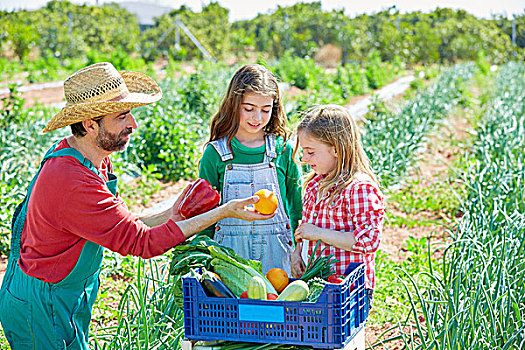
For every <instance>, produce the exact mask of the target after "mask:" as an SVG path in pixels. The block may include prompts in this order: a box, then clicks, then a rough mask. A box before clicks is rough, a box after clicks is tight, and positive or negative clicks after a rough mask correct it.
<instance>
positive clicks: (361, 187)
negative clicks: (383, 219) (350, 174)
mask: <svg viewBox="0 0 525 350" xmlns="http://www.w3.org/2000/svg"><path fill="white" fill-rule="evenodd" d="M357 192H362V193H370V194H375V195H376V196H378V197H379V198H380V199H382V198H383V194H382V193H381V190H380V189H379V186H378V185H377V183H376V182H375V181H374V179H372V177H370V176H369V175H368V174H365V173H358V174H356V175H355V177H354V179H353V180H352V182H350V183H349V184H348V185H347V186H346V187H345V188H344V189H343V193H344V195H345V196H348V197H354V196H355V195H356V193H357Z"/></svg>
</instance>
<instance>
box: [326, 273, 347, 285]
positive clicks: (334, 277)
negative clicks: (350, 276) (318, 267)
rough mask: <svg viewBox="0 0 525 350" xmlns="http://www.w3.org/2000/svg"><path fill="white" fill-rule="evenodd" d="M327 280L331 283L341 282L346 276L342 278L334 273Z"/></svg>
mask: <svg viewBox="0 0 525 350" xmlns="http://www.w3.org/2000/svg"><path fill="white" fill-rule="evenodd" d="M326 280H327V281H328V282H330V283H335V284H339V283H341V282H343V281H344V278H341V277H340V276H338V275H336V274H333V275H330V276H328V278H327V279H326Z"/></svg>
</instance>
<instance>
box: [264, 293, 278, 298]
mask: <svg viewBox="0 0 525 350" xmlns="http://www.w3.org/2000/svg"><path fill="white" fill-rule="evenodd" d="M266 299H267V300H277V294H273V293H267V294H266Z"/></svg>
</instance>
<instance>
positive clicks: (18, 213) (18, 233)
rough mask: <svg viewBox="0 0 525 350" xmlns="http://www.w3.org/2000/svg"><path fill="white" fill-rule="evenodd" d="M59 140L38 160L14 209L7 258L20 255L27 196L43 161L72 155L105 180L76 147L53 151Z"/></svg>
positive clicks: (16, 257)
mask: <svg viewBox="0 0 525 350" xmlns="http://www.w3.org/2000/svg"><path fill="white" fill-rule="evenodd" d="M59 142H60V141H58V142H56V143H55V144H54V145H53V146H52V147H51V148H50V149H49V150H48V151H47V152H46V154H45V155H44V158H42V161H41V162H40V167H39V169H38V171H37V173H36V175H35V176H34V177H33V179H32V180H31V182H30V183H29V186H28V189H27V194H26V196H25V198H24V200H23V201H22V203H20V204H19V205H18V206H17V207H16V209H15V213H14V215H13V221H12V225H11V253H10V255H9V259H15V261H17V260H18V258H19V257H20V240H21V237H22V231H23V230H24V225H25V222H26V216H27V206H28V203H29V198H30V197H31V192H32V191H33V186H34V185H35V182H36V179H37V178H38V175H39V174H40V171H41V170H42V167H43V166H44V163H45V162H46V161H47V160H49V159H52V158H57V157H64V156H70V157H74V158H76V159H77V160H78V161H79V162H80V164H82V165H84V166H85V167H86V168H88V169H89V170H91V171H93V172H94V173H95V174H97V175H98V176H100V178H101V179H102V180H103V181H105V180H104V178H103V177H102V174H101V173H100V171H98V169H97V168H95V166H94V165H93V163H91V161H89V160H88V159H86V158H85V157H84V156H83V155H82V153H80V152H79V151H77V150H76V149H74V148H72V147H67V148H62V149H59V150H58V151H55V152H54V150H55V148H56V146H57V145H58V143H59Z"/></svg>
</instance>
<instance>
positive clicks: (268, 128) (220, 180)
mask: <svg viewBox="0 0 525 350" xmlns="http://www.w3.org/2000/svg"><path fill="white" fill-rule="evenodd" d="M285 122H286V116H285V114H284V111H283V106H282V102H281V96H280V92H279V86H278V84H277V80H276V78H275V77H274V75H273V74H272V73H271V72H270V71H269V70H268V69H266V68H265V67H263V66H261V65H257V64H253V65H245V66H243V67H241V68H240V69H239V70H237V72H236V73H235V74H234V76H233V78H232V79H231V81H230V83H229V85H228V89H227V91H226V96H225V97H224V99H223V101H222V103H221V105H220V108H219V111H218V112H217V113H216V114H215V115H214V116H213V118H212V120H211V127H210V139H209V141H208V143H207V146H206V148H205V150H204V153H203V156H202V159H201V161H200V166H199V177H201V178H204V179H206V180H208V182H209V183H210V184H211V185H212V186H215V187H216V188H217V189H218V190H219V191H220V192H221V197H222V202H223V203H226V202H228V201H230V200H232V199H235V198H245V197H247V196H246V195H247V194H249V195H248V196H252V195H253V194H254V193H255V192H257V191H258V190H260V189H268V190H270V191H272V192H273V193H274V194H275V195H276V196H277V199H278V203H279V205H278V208H277V214H276V215H275V216H274V217H273V218H272V219H269V220H267V221H266V222H265V224H264V225H258V224H252V223H250V222H246V221H243V220H238V219H231V220H230V219H224V220H221V221H219V222H218V223H217V225H216V226H215V227H211V228H209V229H208V230H207V233H208V234H209V235H210V236H212V237H214V239H215V240H216V241H217V242H219V243H220V244H223V245H225V246H227V247H231V248H233V249H235V250H236V251H237V252H238V253H239V254H240V255H241V256H243V257H245V258H249V259H254V260H259V261H261V263H262V268H263V272H264V273H266V271H268V270H269V269H270V268H273V267H279V268H282V269H284V270H285V271H286V272H287V273H288V274H290V272H291V269H290V267H291V262H290V259H291V254H292V251H293V237H292V232H293V231H294V230H295V228H296V227H297V225H298V221H299V219H300V218H301V212H302V201H301V183H300V179H301V171H300V167H299V166H298V165H297V164H296V163H295V162H294V161H293V148H294V147H293V145H292V144H290V142H289V141H288V133H287V131H286V128H285Z"/></svg>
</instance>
